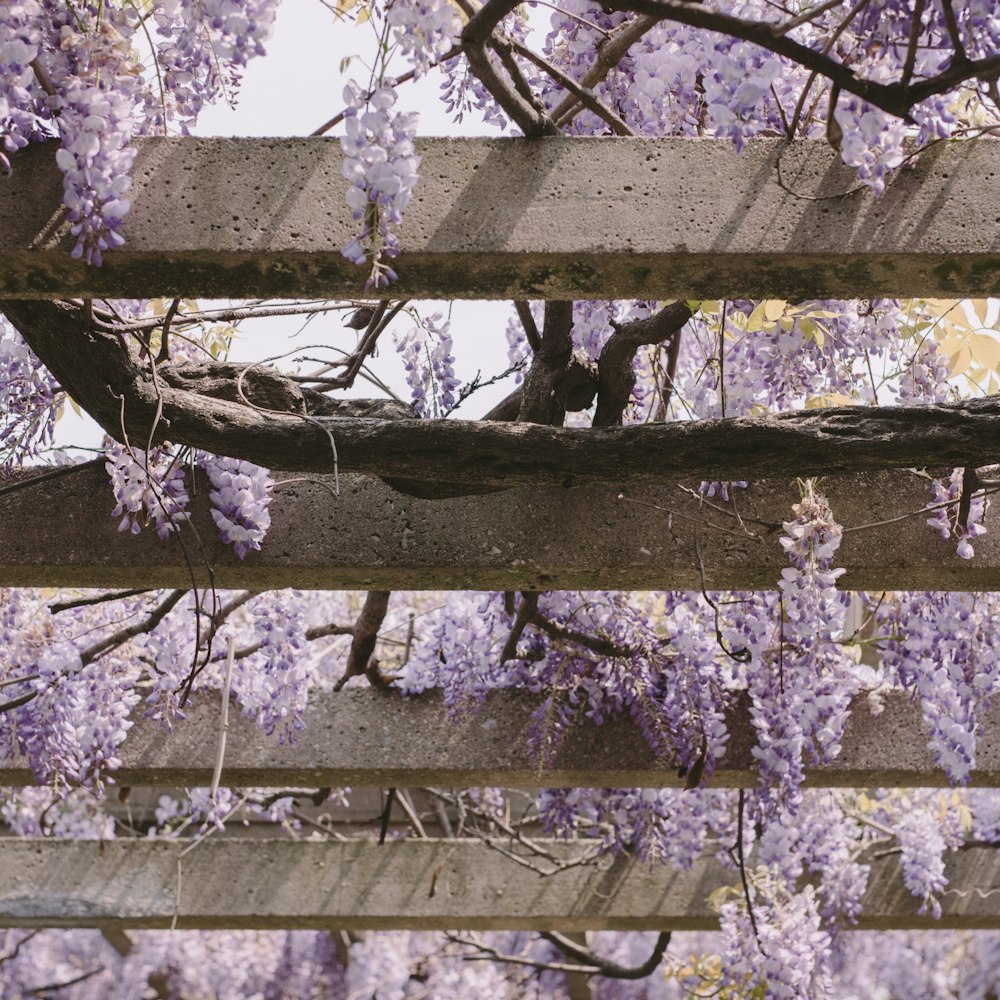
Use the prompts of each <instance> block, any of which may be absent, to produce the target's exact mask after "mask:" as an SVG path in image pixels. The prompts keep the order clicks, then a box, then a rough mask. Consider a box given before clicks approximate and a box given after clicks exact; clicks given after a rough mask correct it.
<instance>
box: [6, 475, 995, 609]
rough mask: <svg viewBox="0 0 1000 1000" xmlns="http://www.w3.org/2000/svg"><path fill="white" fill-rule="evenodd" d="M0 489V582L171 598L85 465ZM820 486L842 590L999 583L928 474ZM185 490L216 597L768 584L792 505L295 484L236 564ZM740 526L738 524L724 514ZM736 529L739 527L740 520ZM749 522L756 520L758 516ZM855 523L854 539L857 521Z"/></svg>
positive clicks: (201, 573)
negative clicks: (931, 504)
mask: <svg viewBox="0 0 1000 1000" xmlns="http://www.w3.org/2000/svg"><path fill="white" fill-rule="evenodd" d="M36 475H40V472H39V470H35V471H32V472H17V473H15V474H13V475H12V476H9V477H8V478H5V479H2V480H0V586H8V587H54V586H65V587H109V588H116V587H188V586H190V585H191V576H190V570H189V567H188V562H187V561H186V559H185V557H184V552H183V551H182V549H181V546H180V544H179V543H178V542H177V540H176V539H173V540H168V541H167V542H161V541H160V540H159V539H158V538H157V537H156V535H155V534H154V533H153V532H152V531H144V532H143V533H142V534H141V535H139V536H133V535H130V534H122V533H120V532H119V531H118V525H117V520H116V519H115V518H112V517H111V510H112V508H113V506H114V500H113V497H112V494H111V490H110V487H109V486H108V483H107V476H106V474H105V473H104V471H103V469H100V468H93V467H89V468H83V469H79V470H77V471H72V472H68V473H65V474H60V475H57V476H55V477H51V476H50V477H48V478H39V479H38V480H37V482H36V483H35V484H34V485H27V483H28V480H29V479H32V477H34V476H36ZM822 488H823V490H824V492H825V493H826V495H827V496H828V497H829V499H830V502H831V504H832V506H833V510H834V512H835V514H836V515H837V516H838V517H839V518H840V520H841V522H842V523H843V524H844V525H845V526H847V527H848V528H850V529H851V530H849V531H847V532H846V533H845V535H844V541H843V544H842V546H841V548H840V550H839V551H838V553H837V565H839V566H843V567H845V568H846V569H847V572H846V573H845V575H844V576H843V577H842V578H841V580H840V584H841V586H842V587H843V588H845V589H848V590H881V589H894V590H997V589H1000V514H998V513H997V510H998V508H997V506H996V505H994V506H993V508H992V509H991V511H990V512H989V513H988V514H987V518H986V523H987V527H989V529H990V530H989V531H988V533H987V534H986V535H985V536H983V537H982V538H980V539H977V541H976V556H975V558H974V559H972V560H964V559H959V558H958V557H957V556H956V555H955V546H954V544H953V543H951V542H945V541H942V540H941V539H940V538H938V537H937V536H936V535H935V534H934V533H933V532H932V531H931V530H930V529H929V528H927V527H926V525H925V523H924V522H925V521H926V518H927V513H926V511H924V510H923V508H924V506H925V505H926V504H927V502H928V499H929V496H930V491H929V489H928V485H927V480H926V479H923V478H922V477H919V476H916V475H914V474H913V473H910V472H906V471H895V472H884V473H874V474H867V475H856V476H830V477H828V478H826V479H824V480H823V485H822ZM208 492H209V490H208V488H207V486H206V485H205V481H204V480H202V481H201V483H200V485H199V487H198V489H197V491H195V495H194V498H193V500H192V510H193V512H194V518H193V522H194V525H195V526H196V528H197V531H198V538H199V539H200V541H201V543H202V544H203V545H204V547H205V549H204V552H203V553H202V552H200V551H199V549H198V542H197V541H196V540H195V538H194V536H193V535H192V534H191V533H188V534H187V543H186V544H187V547H188V551H189V553H192V554H193V558H192V560H191V563H192V564H193V566H194V572H195V577H196V579H197V580H198V582H199V585H202V586H204V585H206V584H207V583H208V582H209V580H208V573H207V569H206V564H210V565H211V566H212V567H213V569H214V583H215V585H216V586H217V587H222V588H248V589H253V590H267V589H277V588H282V587H298V588H302V589H306V590H310V589H312V590H323V589H330V590H334V589H361V588H373V589H401V590H437V589H450V590H483V589H498V590H505V589H506V590H514V589H520V590H554V589H573V588H590V589H603V588H617V589H628V590H669V589H677V590H685V589H686V590H697V589H699V588H700V587H701V585H702V576H701V571H702V567H703V568H704V583H705V585H706V586H707V587H708V588H717V589H744V590H752V589H766V588H774V587H775V586H776V583H777V580H778V579H779V577H780V574H781V570H782V568H784V567H785V566H787V559H786V556H785V554H784V551H783V550H782V548H781V545H780V544H779V542H778V537H779V535H780V533H781V529H780V524H781V521H782V520H787V519H789V518H790V517H791V516H792V515H791V507H792V504H793V503H795V502H796V501H797V500H798V499H799V490H798V486H797V485H796V484H795V483H789V482H787V481H782V482H777V481H770V482H761V483H757V484H755V485H754V486H753V487H752V488H751V489H750V490H748V491H746V492H741V493H740V494H739V496H738V499H737V501H736V503H735V505H730V504H725V503H722V502H721V501H718V500H713V501H710V504H701V503H700V502H699V500H698V499H697V498H696V497H694V496H692V494H691V491H690V490H685V489H684V488H683V487H680V486H670V487H662V488H642V489H638V488H637V489H629V490H628V491H627V494H626V496H627V499H619V493H618V491H617V490H608V489H599V488H590V487H587V488H583V487H580V488H573V489H537V490H510V491H508V492H505V493H499V494H494V495H490V496H479V497H462V498H456V499H448V500H418V499H415V498H413V497H410V496H405V495H403V494H401V493H398V492H396V491H395V490H393V489H391V488H390V487H388V486H386V485H385V484H384V483H382V482H381V481H380V480H378V479H372V478H368V477H361V476H344V477H342V492H341V496H340V497H339V499H335V498H334V497H333V495H332V479H331V478H327V479H325V480H324V482H323V483H322V484H320V483H317V482H296V483H292V484H289V485H287V486H282V487H280V488H278V489H276V490H275V491H274V499H273V501H272V504H271V508H270V510H271V519H272V525H271V531H270V535H269V536H268V538H267V540H266V541H265V543H264V546H263V550H262V551H261V552H254V553H250V554H249V555H248V556H247V557H246V558H245V559H243V560H240V559H238V558H237V557H236V556H235V555H234V554H233V551H232V549H231V548H228V547H224V546H222V545H221V543H219V541H218V540H217V531H216V529H215V526H214V524H213V522H212V520H211V517H210V515H209V512H208ZM737 515H739V516H737ZM741 519H742V520H741ZM762 522H763V523H762ZM866 525H869V526H870V527H867V528H865V527H864V526H866Z"/></svg>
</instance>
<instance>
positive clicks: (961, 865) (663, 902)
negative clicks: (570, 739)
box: [0, 838, 1000, 931]
mask: <svg viewBox="0 0 1000 1000" xmlns="http://www.w3.org/2000/svg"><path fill="white" fill-rule="evenodd" d="M498 846H500V847H502V848H503V849H504V850H507V851H514V852H516V853H518V854H522V855H523V854H524V853H525V852H524V849H523V848H519V847H516V846H512V845H510V844H507V843H502V844H498ZM587 846H588V845H587V843H586V842H585V841H583V842H581V841H577V842H575V843H566V842H561V841H559V842H556V841H548V842H545V843H544V848H545V850H546V851H548V852H550V853H551V854H552V855H554V856H556V857H557V858H562V859H567V860H568V859H571V858H574V857H578V856H580V854H581V853H582V852H583V851H584V850H586V848H587ZM186 847H187V843H186V842H184V841H180V842H164V841H152V842H151V841H145V840H138V841H137V840H111V841H103V842H100V843H97V842H85V841H65V840H64V841H59V840H51V839H45V840H22V839H17V840H13V839H12V840H9V841H7V842H5V843H4V849H3V852H2V853H0V926H2V927H99V928H104V929H108V928H129V927H134V928H155V927H169V926H171V924H172V923H173V921H174V919H175V918H176V925H177V927H180V928H194V929H215V928H261V929H268V928H287V929H294V928H317V929H319V928H322V929H325V928H329V927H334V928H336V927H348V928H351V929H354V930H388V929H414V930H449V929H454V928H456V927H461V928H463V929H466V930H515V929H516V930H552V929H562V930H566V931H584V930H711V929H714V928H715V927H716V926H717V918H716V914H715V913H714V912H713V911H712V909H711V907H709V906H708V904H707V902H706V900H707V898H708V896H709V894H710V893H711V892H712V891H713V890H715V889H718V888H721V887H722V886H727V885H731V886H734V887H738V885H739V876H738V874H737V873H736V871H735V870H734V869H731V868H725V867H723V866H722V865H721V864H720V863H719V862H718V861H716V860H714V859H705V860H701V861H699V862H698V863H697V864H695V865H694V866H693V867H692V868H691V869H689V870H688V871H681V870H678V869H675V868H671V867H668V866H665V865H664V866H661V865H648V864H646V863H644V862H639V861H635V860H629V859H627V858H624V857H619V858H616V859H614V860H612V859H606V860H605V861H604V862H602V863H599V864H597V865H580V866H577V867H572V868H566V869H564V870H562V871H559V872H556V873H554V874H548V875H542V874H540V873H539V872H536V871H532V870H530V869H529V868H527V867H525V866H524V865H522V864H519V863H517V862H516V861H514V860H511V859H510V858H509V857H505V856H504V855H503V854H501V853H500V852H499V851H496V850H492V849H491V848H490V846H488V845H487V844H484V843H482V842H480V841H467V840H406V841H395V842H393V841H390V842H389V843H387V844H385V845H384V846H383V847H377V846H376V845H375V844H374V843H373V842H372V841H347V842H325V843H319V842H315V841H313V842H297V843H296V842H293V841H288V840H283V841H261V840H251V841H246V840H242V841H241V840H232V839H230V840H227V839H213V838H209V839H207V840H205V841H204V842H202V843H200V844H198V845H197V846H196V847H194V848H193V849H192V850H191V851H190V852H189V853H187V854H183V855H182V852H183V851H184V849H185V848H186ZM537 864H538V867H539V869H543V870H545V869H551V868H552V866H551V864H550V863H549V862H548V861H546V860H544V859H538V860H537ZM946 874H947V877H948V879H949V883H950V887H949V889H948V890H947V891H946V893H945V894H944V896H943V898H942V910H943V913H942V917H941V920H939V921H935V920H933V919H932V918H930V917H929V916H926V915H924V916H921V915H920V914H918V913H917V910H918V908H919V902H918V900H916V899H914V898H913V897H912V896H911V895H910V894H909V892H908V891H907V890H906V888H905V886H904V885H903V879H902V874H901V872H900V869H899V865H898V862H897V860H896V859H895V858H894V857H883V858H879V859H876V860H874V861H873V863H872V874H871V878H870V880H869V887H868V892H867V893H866V896H865V903H864V907H865V908H864V911H863V914H862V916H861V920H860V922H859V924H858V927H859V928H860V929H863V930H889V929H942V930H944V929H976V930H985V929H994V930H996V929H1000V910H998V909H997V907H996V904H995V901H994V900H993V898H992V897H991V896H990V894H989V893H988V892H983V891H981V890H982V889H983V887H987V886H991V885H995V884H997V879H998V878H1000V855H998V853H997V851H996V850H994V849H991V848H982V847H980V848H973V849H970V850H965V851H961V852H958V853H956V854H951V855H949V856H948V859H947V866H946Z"/></svg>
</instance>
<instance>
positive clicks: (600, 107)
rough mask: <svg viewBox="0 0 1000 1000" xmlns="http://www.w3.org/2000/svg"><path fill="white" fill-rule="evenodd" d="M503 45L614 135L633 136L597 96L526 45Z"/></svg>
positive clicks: (495, 44)
mask: <svg viewBox="0 0 1000 1000" xmlns="http://www.w3.org/2000/svg"><path fill="white" fill-rule="evenodd" d="M500 44H501V43H499V42H494V43H493V47H494V48H497V47H498V46H499V45H500ZM503 44H507V45H512V46H513V47H514V51H515V52H517V53H518V55H520V56H522V57H523V58H525V59H527V60H528V61H529V62H532V63H534V64H535V65H536V66H537V67H538V68H539V69H540V70H542V71H543V72H545V73H547V74H548V75H549V76H551V77H552V79H553V80H555V81H556V83H558V84H559V85H560V86H562V87H563V88H564V89H566V90H568V91H569V92H570V93H571V94H572V95H573V96H574V97H576V99H577V100H578V101H579V102H580V103H581V104H582V105H583V106H584V107H585V108H587V110H589V111H593V113H594V114H595V115H597V117H598V118H600V119H601V121H603V122H604V123H605V124H606V125H607V126H608V128H610V129H611V131H612V132H614V134H615V135H628V136H634V135H635V132H633V131H632V129H630V128H629V127H628V125H626V124H625V122H624V121H623V120H622V119H621V118H620V117H619V116H618V115H616V114H615V113H614V112H613V111H612V110H611V109H610V108H608V107H606V106H605V105H604V104H602V103H601V101H600V100H599V99H598V97H597V95H596V94H595V93H594V92H593V91H592V90H589V89H588V88H586V87H582V86H581V85H580V84H578V83H577V82H576V80H574V79H573V78H572V77H571V76H568V75H567V74H566V73H564V72H563V71H562V70H561V69H559V68H558V67H556V66H553V65H552V63H550V62H549V61H548V60H547V59H543V58H542V57H541V56H540V55H538V54H537V53H536V52H533V51H532V50H531V49H530V48H528V47H527V46H526V45H521V44H520V43H519V42H506V43H503Z"/></svg>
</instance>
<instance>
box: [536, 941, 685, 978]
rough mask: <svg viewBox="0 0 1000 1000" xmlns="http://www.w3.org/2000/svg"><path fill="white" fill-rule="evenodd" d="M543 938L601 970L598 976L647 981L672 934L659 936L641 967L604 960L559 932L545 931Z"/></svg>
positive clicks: (657, 964)
mask: <svg viewBox="0 0 1000 1000" xmlns="http://www.w3.org/2000/svg"><path fill="white" fill-rule="evenodd" d="M541 936H542V937H543V938H544V939H545V940H546V941H548V942H549V944H551V945H554V946H555V947H556V948H558V949H559V950H560V951H561V952H562V953H563V954H564V955H566V956H567V957H568V958H572V959H575V960H576V961H578V962H581V963H582V964H584V965H592V966H595V967H596V968H597V969H599V970H600V971H599V972H597V973H596V975H599V976H606V977H607V978H608V979H645V978H647V977H648V976H651V975H652V974H653V973H654V972H655V971H656V969H657V967H658V966H659V964H660V962H661V961H663V955H664V952H666V950H667V946H668V945H669V944H670V936H671V934H670V931H662V932H661V933H660V934H658V935H657V938H656V943H655V944H654V945H653V950H652V951H651V952H650V954H649V958H647V959H646V960H645V961H644V962H643V963H642V964H641V965H636V966H628V965H619V964H618V963H617V962H612V961H611V960H610V959H607V958H602V957H601V956H600V955H597V954H595V953H594V952H593V951H591V950H590V949H589V948H581V947H579V946H578V945H577V944H576V943H575V942H574V941H571V940H570V939H569V938H568V937H566V936H565V935H564V934H560V933H559V932H558V931H543V932H542V935H541Z"/></svg>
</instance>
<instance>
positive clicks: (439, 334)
mask: <svg viewBox="0 0 1000 1000" xmlns="http://www.w3.org/2000/svg"><path fill="white" fill-rule="evenodd" d="M418 319H419V321H418V323H417V325H416V326H413V327H411V328H410V329H409V330H408V331H407V332H406V333H404V334H402V335H399V334H397V335H396V350H397V351H398V352H399V353H400V355H401V356H402V361H403V369H404V371H405V373H406V383H407V385H409V387H410V393H411V397H410V398H411V401H412V403H413V406H414V408H415V409H416V411H417V412H418V413H419V414H420V416H422V417H446V416H447V415H448V414H449V413H450V412H451V410H452V409H453V408H454V406H455V402H456V396H455V390H456V389H457V388H458V387H459V386H460V385H461V380H460V379H459V378H458V377H457V376H456V375H455V355H454V344H453V341H452V337H451V323H450V322H449V321H448V320H446V319H444V318H443V317H442V315H441V314H440V313H433V314H431V315H429V316H428V315H423V316H420V317H419V318H418Z"/></svg>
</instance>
